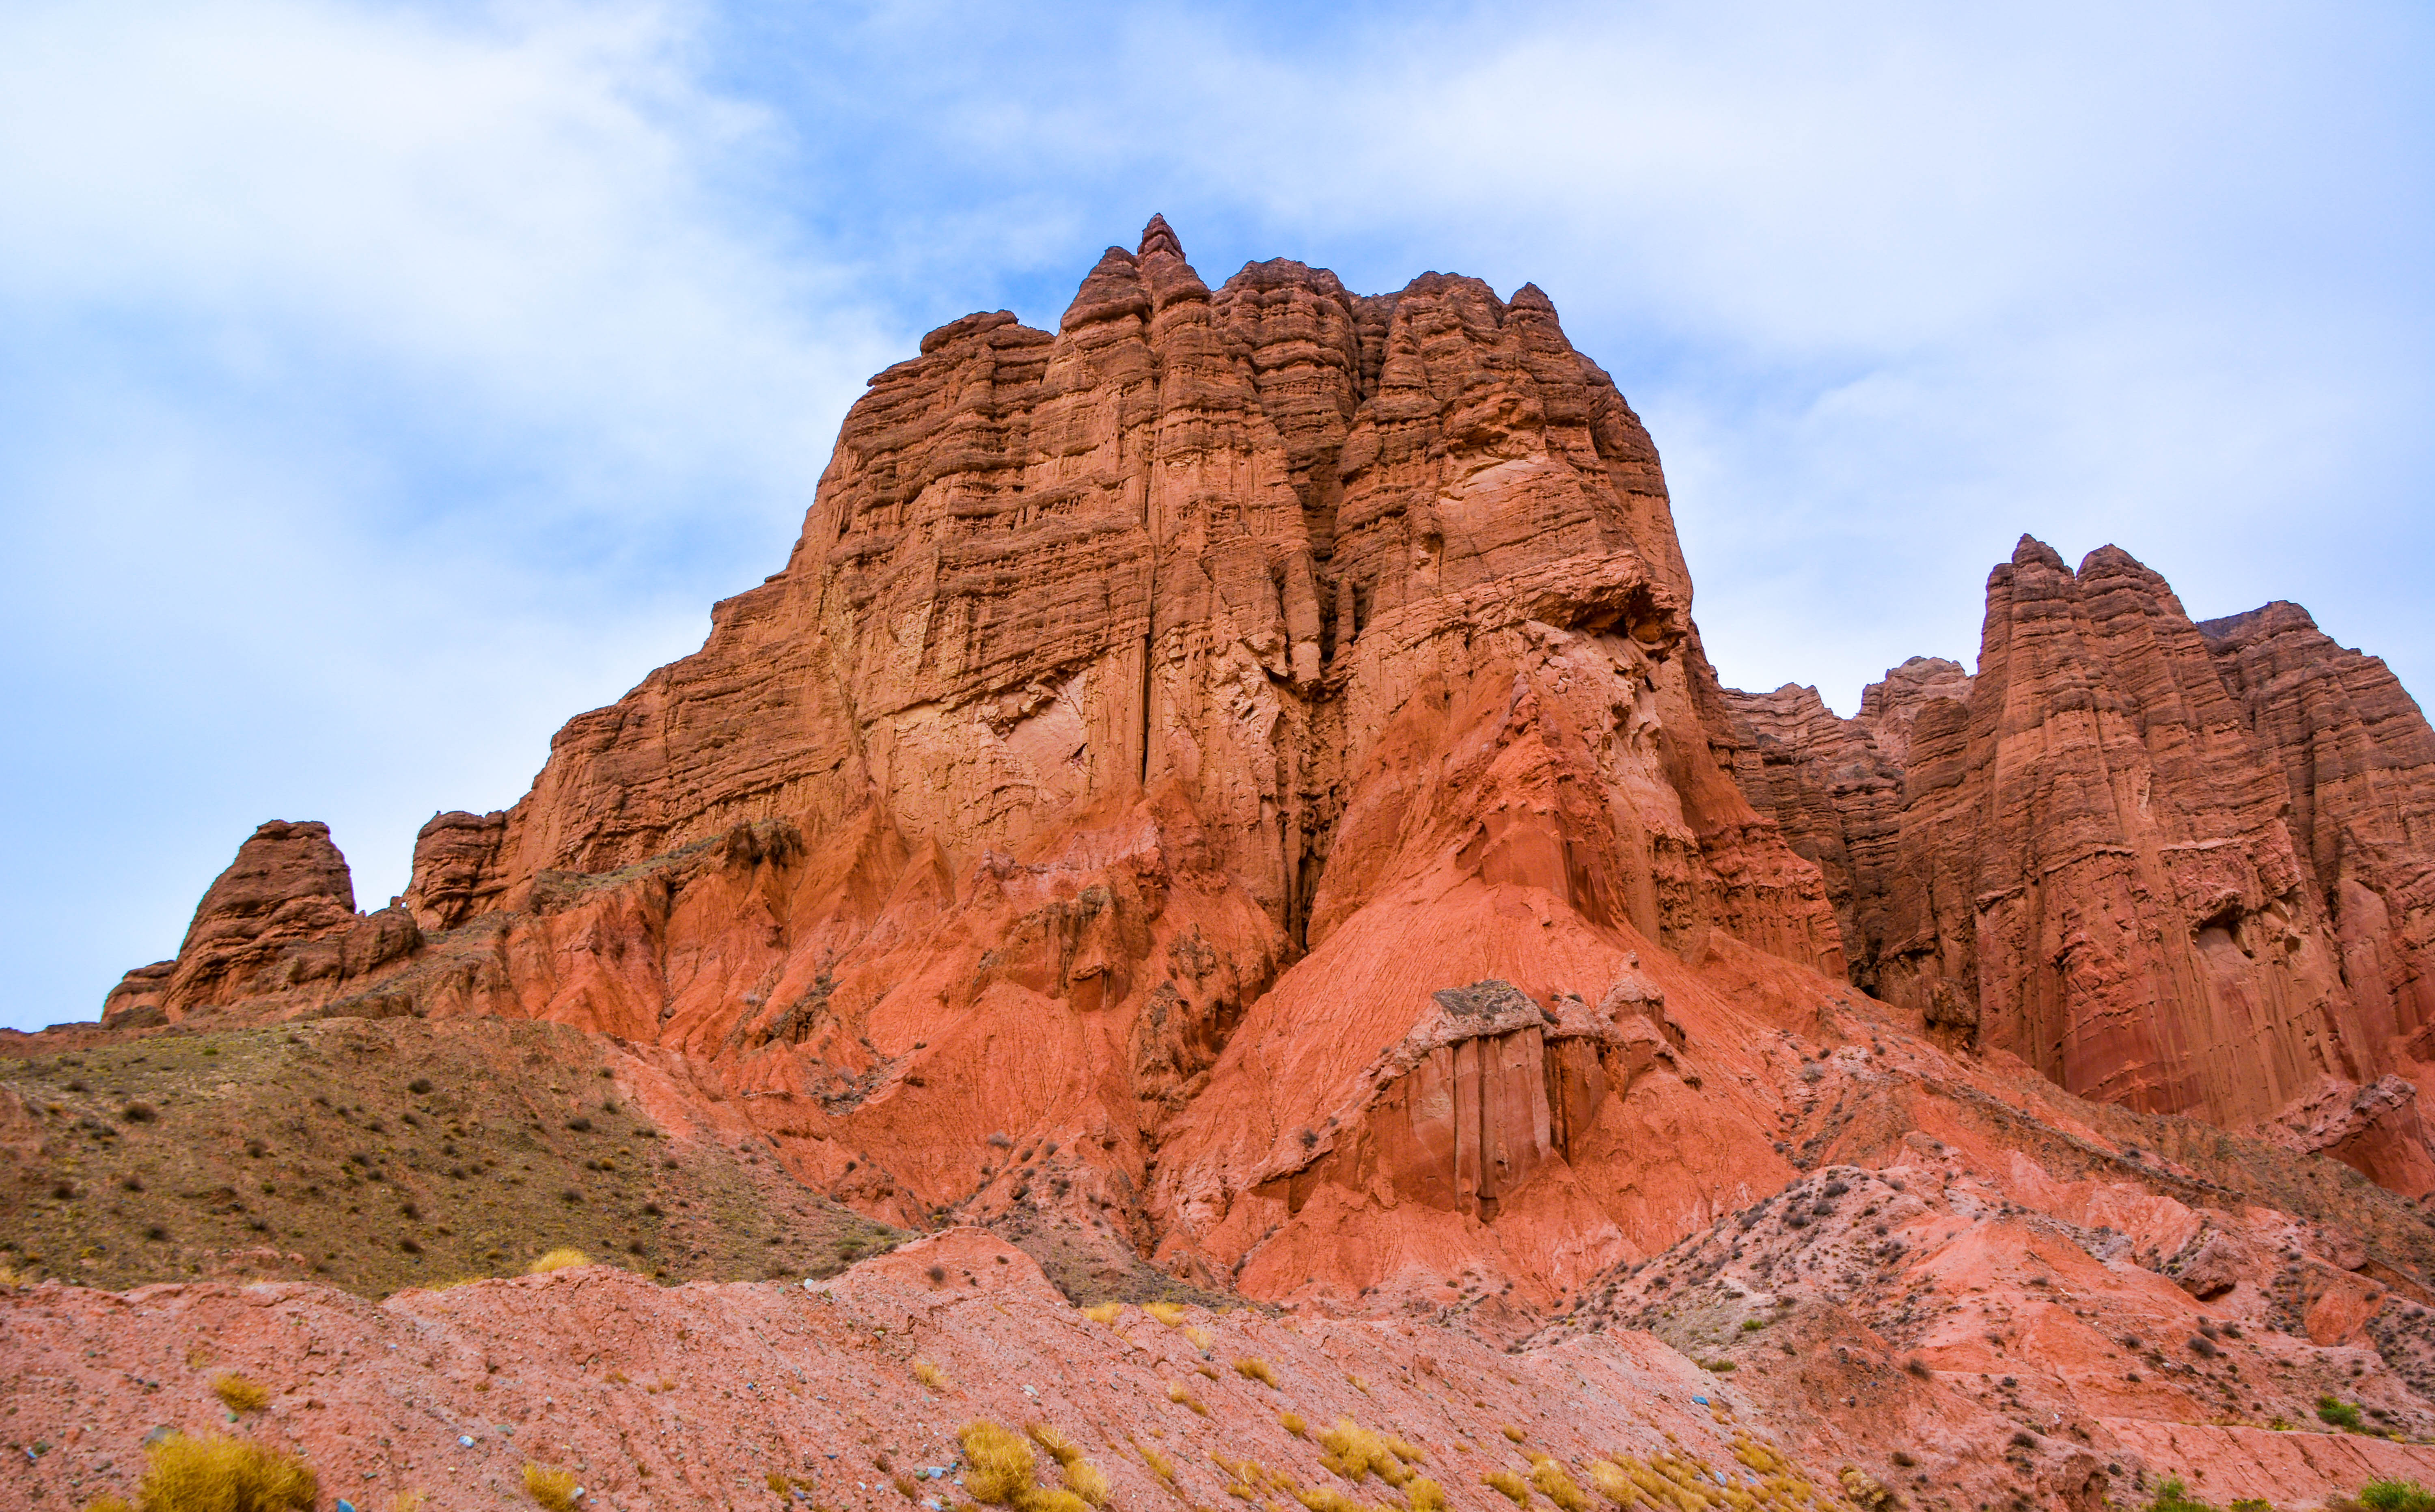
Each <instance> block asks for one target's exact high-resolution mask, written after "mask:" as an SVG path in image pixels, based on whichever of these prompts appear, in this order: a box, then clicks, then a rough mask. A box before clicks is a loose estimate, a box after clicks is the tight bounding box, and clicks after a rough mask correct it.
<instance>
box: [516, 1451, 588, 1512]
mask: <svg viewBox="0 0 2435 1512" xmlns="http://www.w3.org/2000/svg"><path fill="white" fill-rule="evenodd" d="M579 1489H580V1487H579V1486H577V1485H576V1483H575V1472H574V1471H573V1470H565V1469H544V1468H543V1467H542V1466H539V1465H535V1464H534V1463H532V1462H531V1461H530V1460H527V1461H526V1462H525V1495H527V1496H529V1497H531V1498H532V1499H533V1501H534V1502H536V1503H539V1504H540V1505H541V1506H542V1507H543V1508H544V1512H573V1509H574V1506H575V1493H576V1492H577V1491H578V1490H579Z"/></svg>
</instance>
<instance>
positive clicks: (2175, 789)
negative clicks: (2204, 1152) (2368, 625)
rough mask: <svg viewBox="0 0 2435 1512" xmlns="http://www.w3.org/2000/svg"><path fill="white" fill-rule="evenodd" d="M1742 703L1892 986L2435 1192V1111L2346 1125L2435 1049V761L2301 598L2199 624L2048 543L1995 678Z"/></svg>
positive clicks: (2213, 1115)
mask: <svg viewBox="0 0 2435 1512" xmlns="http://www.w3.org/2000/svg"><path fill="white" fill-rule="evenodd" d="M1729 697H1730V699H1731V700H1732V702H1733V705H1734V707H1735V709H1736V712H1737V713H1739V714H1740V715H1741V717H1742V718H1743V719H1745V720H1746V721H1748V722H1749V724H1750V726H1751V728H1752V729H1753V731H1754V732H1755V734H1756V737H1757V742H1758V749H1759V752H1760V756H1761V762H1760V764H1759V770H1758V771H1757V772H1756V773H1755V774H1752V773H1747V772H1746V773H1745V776H1744V781H1745V785H1746V787H1750V788H1751V789H1752V791H1753V796H1754V797H1757V796H1763V798H1764V799H1765V800H1766V801H1767V802H1769V803H1770V806H1772V808H1773V809H1774V811H1775V813H1776V815H1777V817H1778V819H1779V821H1780V822H1781V823H1782V824H1783V825H1784V827H1785V830H1786V833H1787V836H1788V837H1789V838H1790V840H1791V842H1792V844H1793V846H1794V848H1795V849H1796V850H1797V851H1801V852H1802V853H1803V854H1805V855H1808V856H1811V857H1813V859H1815V860H1817V862H1818V864H1819V866H1820V868H1821V870H1822V872H1823V874H1824V875H1825V877H1826V879H1827V885H1828V889H1829V894H1830V896H1831V897H1832V898H1834V900H1835V901H1836V903H1837V908H1838V916H1839V922H1840V924H1841V926H1842V930H1843V934H1844V940H1845V949H1846V951H1847V953H1848V954H1849V955H1850V957H1851V959H1852V961H1853V963H1854V967H1855V979H1856V981H1858V982H1859V983H1860V984H1861V985H1863V986H1865V987H1867V988H1869V989H1870V990H1871V991H1873V992H1875V993H1877V994H1878V995H1880V996H1882V997H1885V998H1886V999H1888V1000H1889V1001H1891V1002H1893V1003H1896V1004H1899V1005H1904V1006H1907V1007H1908V1008H1910V1009H1911V1010H1912V1011H1914V1012H1915V1013H1917V1014H1918V1015H1919V1016H1920V1019H1921V1022H1924V1023H1925V1024H1926V1025H1928V1026H1931V1027H1937V1028H1943V1029H1949V1030H1953V1031H1956V1032H1959V1033H1960V1034H1962V1035H1963V1036H1965V1037H1966V1038H1968V1039H1970V1040H1974V1041H1975V1042H1977V1043H1978V1044H1980V1045H1983V1046H1985V1047H1988V1048H1991V1049H2000V1050H2004V1051H2008V1052H2011V1053H2012V1054H2014V1055H2017V1056H2019V1057H2021V1058H2022V1059H2024V1060H2026V1061H2028V1062H2029V1064H2031V1065H2033V1066H2035V1067H2037V1068H2038V1069H2039V1070H2041V1071H2042V1072H2044V1073H2046V1074H2048V1075H2050V1076H2052V1077H2054V1078H2055V1079H2056V1080H2057V1081H2059V1082H2060V1083H2061V1084H2062V1085H2064V1086H2065V1087H2067V1088H2069V1089H2071V1090H2072V1091H2078V1092H2081V1093H2083V1094H2085V1095H2089V1096H2092V1097H2097V1098H2100V1099H2103V1100H2106V1101H2115V1102H2123V1103H2128V1104H2130V1105H2132V1106H2134V1107H2140V1108H2151V1109H2156V1110H2162V1111H2174V1112H2190V1113H2196V1114H2199V1115H2201V1116H2202V1117H2206V1118H2209V1119H2212V1120H2214V1121H2217V1122H2219V1123H2223V1124H2228V1125H2263V1124H2266V1123H2269V1122H2270V1121H2272V1122H2279V1123H2280V1124H2282V1125H2284V1130H2285V1136H2286V1137H2289V1138H2293V1139H2297V1140H2300V1141H2302V1142H2303V1143H2309V1144H2310V1147H2327V1148H2332V1147H2335V1146H2337V1145H2340V1146H2342V1147H2344V1148H2345V1149H2346V1150H2347V1151H2348V1152H2350V1153H2349V1154H2348V1155H2347V1156H2346V1158H2348V1159H2352V1160H2354V1161H2355V1163H2357V1164H2359V1166H2360V1168H2361V1169H2364V1170H2368V1171H2369V1172H2370V1173H2371V1174H2373V1175H2375V1176H2376V1177H2378V1178H2379V1179H2383V1180H2387V1181H2388V1182H2391V1183H2392V1184H2395V1185H2397V1186H2399V1187H2400V1188H2401V1189H2403V1190H2406V1191H2413V1192H2414V1191H2424V1190H2426V1189H2427V1188H2428V1186H2429V1185H2430V1184H2435V1164H2430V1162H2429V1160H2428V1159H2427V1156H2426V1151H2425V1148H2424V1143H2425V1142H2424V1138H2423V1135H2422V1134H2420V1133H2419V1132H2418V1128H2419V1125H2418V1118H2417V1114H2416V1112H2415V1109H2414V1107H2412V1106H2409V1105H2410V1104H2411V1103H2412V1102H2413V1101H2414V1097H2413V1096H2412V1095H2409V1094H2405V1095H2402V1096H2401V1097H2400V1098H2399V1099H2398V1100H2397V1101H2396V1100H2395V1099H2394V1098H2392V1097H2391V1096H2387V1097H2384V1098H2370V1099H2367V1100H2366V1101H2365V1102H2364V1103H2361V1104H2360V1105H2359V1106H2361V1107H2365V1106H2368V1105H2369V1104H2373V1105H2374V1106H2375V1108H2377V1109H2378V1111H2377V1113H2376V1117H2377V1118H2378V1119H2379V1120H2382V1121H2383V1123H2384V1125H2389V1126H2388V1127H2386V1128H2385V1132H2384V1133H2383V1134H2381V1135H2379V1136H2377V1137H2376V1138H2375V1139H2372V1140H2361V1139H2357V1138H2354V1137H2353V1136H2352V1135H2348V1134H2342V1135H2337V1134H2332V1133H2328V1132H2326V1131H2325V1128H2324V1127H2323V1124H2324V1119H2323V1108H2324V1107H2325V1106H2326V1099H2327V1098H2328V1097H2329V1096H2336V1095H2340V1096H2342V1097H2344V1098H2347V1097H2348V1093H2347V1091H2343V1090H2344V1089H2356V1088H2358V1087H2361V1086H2363V1085H2364V1084H2367V1083H2373V1082H2375V1081H2376V1080H2377V1078H2378V1077H2380V1076H2385V1075H2387V1074H2391V1073H2393V1072H2396V1071H2398V1072H2402V1073H2404V1074H2406V1075H2407V1076H2408V1077H2409V1078H2412V1079H2413V1080H2414V1078H2416V1077H2418V1076H2420V1075H2423V1074H2424V1072H2423V1071H2421V1070H2420V1067H2421V1066H2422V1065H2423V1060H2424V1057H2425V1055H2426V1051H2427V1048H2428V1047H2427V1044H2426V1040H2424V1038H2423V1031H2424V1030H2425V1028H2426V1025H2427V1024H2428V1022H2430V1020H2429V1016H2428V1006H2427V1005H2428V1001H2429V1000H2428V998H2427V993H2428V992H2429V990H2430V988H2429V987H2428V986H2427V982H2428V977H2427V964H2428V962H2427V949H2428V938H2429V932H2430V927H2431V926H2430V922H2429V920H2430V914H2429V912H2428V902H2427V899H2428V894H2427V891H2426V889H2427V886H2428V878H2429V876H2430V874H2435V873H2430V866H2435V862H2430V857H2435V850H2430V846H2429V837H2430V835H2435V826H2430V821H2429V817H2428V816H2429V814H2430V812H2435V777H2430V771H2435V766H2431V765H2430V752H2435V741H2430V736H2429V731H2428V728H2427V725H2426V719H2425V717H2424V716H2423V715H2422V714H2421V713H2419V711H2418V708H2417V706H2416V705H2415V704H2414V703H2413V702H2412V701H2411V700H2410V699H2409V696H2408V695H2407V694H2406V693H2404V692H2403V691H2402V689H2401V687H2400V685H2399V684H2398V683H2397V682H2396V681H2394V679H2392V675H2391V674H2390V673H2389V672H2388V671H2387V670H2386V669H2385V668H2384V666H2383V664H2382V663H2381V662H2376V661H2375V660H2374V659H2373V658H2369V657H2363V656H2360V655H2359V654H2357V652H2353V651H2347V650H2343V649H2342V648H2340V647H2339V646H2336V645H2335V644H2333V643H2332V642H2330V641H2329V640H2327V639H2326V638H2325V637H2324V636H2323V634H2322V633H2321V632H2319V631H2318V630H2317V628H2316V627H2315V625H2314V624H2313V622H2311V621H2310V620H2309V619H2308V617H2307V615H2306V614H2305V611H2303V610H2299V609H2298V608H2296V607H2295V606H2291V605H2288V604H2274V605H2269V606H2267V607H2266V608H2265V609H2262V610H2254V611H2253V612H2251V613H2249V614H2244V615H2238V616H2235V617H2233V618H2230V619H2224V620H2217V621H2210V622H2208V623H2207V624H2206V625H2204V626H2200V625H2196V624H2193V623H2192V622H2191V621H2190V619H2189V617H2188V616H2187V614H2185V612H2184V611H2183V610H2182V607H2181V605H2180V603H2179V601H2178V600H2177V599H2176V598H2175V597H2174V595H2173V593H2172V591H2171V590H2170V589H2169V588H2168V587H2167V585H2166V584H2165V582H2164V580H2163V579H2162V578H2160V577H2158V576H2156V575H2155V574H2154V573H2152V572H2150V571H2149V570H2148V569H2147V568H2145V567H2143V566H2141V565H2140V564H2139V563H2138V562H2137V561H2135V560H2133V558H2130V557H2129V556H2128V555H2126V554H2125V553H2123V552H2121V551H2119V550H2117V549H2116V548H2114V547H2110V546H2109V547H2105V548H2103V549H2101V550H2099V551H2097V552H2094V553H2092V554H2090V556H2089V558H2087V559H2086V560H2085V561H2083V562H2082V563H2081V567H2080V569H2079V571H2078V572H2077V573H2075V572H2072V571H2070V570H2069V569H2067V568H2065V567H2064V564H2063V562H2062V560H2061V559H2060V558H2057V557H2056V556H2055V554H2054V553H2053V552H2052V551H2050V550H2048V549H2047V548H2046V546H2044V545H2042V544H2040V543H2039V542H2037V541H2030V540H2028V539H2026V538H2025V539H2024V540H2023V541H2022V543H2021V546H2020V549H2019V550H2018V551H2017V552H2015V553H2014V555H2013V558H2012V561H2011V562H2009V563H2007V564H2005V565H2003V566H2000V567H1998V568H1996V569H1995V573H1994V575H1993V576H1991V577H1990V579H1989V583H1988V608H1987V619H1986V628H1985V632H1984V635H1983V637H1982V641H1981V645H1980V651H1979V664H1978V672H1977V677H1976V678H1975V679H1972V678H1969V677H1965V676H1962V675H1961V672H1960V668H1959V667H1957V666H1955V665H1954V664H1953V663H1951V662H1924V661H1922V660H1919V659H1914V660H1913V661H1912V662H1908V663H1906V664H1905V666H1904V667H1902V668H1898V669H1896V670H1895V671H1894V672H1893V673H1890V674H1889V675H1888V679H1887V681H1886V682H1884V683H1880V684H1877V685H1875V686H1873V687H1872V688H1871V689H1870V690H1869V692H1868V694H1867V696H1865V698H1864V700H1863V704H1862V709H1861V713H1860V715H1859V717H1858V718H1856V719H1852V720H1840V719H1837V718H1835V717H1834V716H1833V714H1832V713H1831V712H1829V711H1827V710H1826V709H1825V708H1824V706H1823V705H1822V703H1821V702H1820V701H1819V700H1818V698H1817V696H1816V694H1815V693H1814V692H1813V691H1811V690H1806V689H1797V688H1786V689H1779V690H1777V691H1776V692H1775V693H1773V694H1769V695H1765V696H1753V695H1746V694H1734V695H1729ZM2405 1086H2407V1084H2405ZM2345 1116H2346V1119H2349V1118H2351V1117H2352V1115H2345ZM2354 1121H2355V1120H2354ZM2346 1126H2347V1125H2346ZM2371 1146H2374V1147H2375V1153H2370V1147H2371Z"/></svg>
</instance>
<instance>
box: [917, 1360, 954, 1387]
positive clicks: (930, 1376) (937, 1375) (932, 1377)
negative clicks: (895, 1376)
mask: <svg viewBox="0 0 2435 1512" xmlns="http://www.w3.org/2000/svg"><path fill="white" fill-rule="evenodd" d="M913 1379H914V1380H916V1381H919V1382H920V1383H922V1384H924V1385H925V1386H927V1387H929V1388H930V1389H931V1390H933V1391H944V1390H946V1389H947V1372H945V1371H944V1370H941V1369H940V1368H939V1367H938V1366H935V1365H932V1364H931V1363H930V1362H929V1361H927V1360H916V1361H914V1362H913Z"/></svg>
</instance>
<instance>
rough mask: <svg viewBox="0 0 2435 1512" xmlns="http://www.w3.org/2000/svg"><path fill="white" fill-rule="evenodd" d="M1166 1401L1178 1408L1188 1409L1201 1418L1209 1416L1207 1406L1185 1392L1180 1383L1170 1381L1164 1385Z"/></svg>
mask: <svg viewBox="0 0 2435 1512" xmlns="http://www.w3.org/2000/svg"><path fill="white" fill-rule="evenodd" d="M1166 1400H1169V1401H1171V1402H1174V1403H1175V1404H1176V1405H1177V1406H1179V1407H1189V1408H1191V1409H1192V1410H1193V1411H1194V1412H1197V1413H1199V1414H1200V1416H1201V1417H1208V1416H1209V1407H1208V1404H1207V1403H1205V1402H1203V1401H1202V1400H1200V1398H1198V1397H1196V1396H1194V1395H1193V1394H1192V1393H1191V1392H1190V1391H1188V1390H1186V1389H1185V1388H1184V1384H1183V1382H1181V1381H1170V1382H1168V1383H1166Z"/></svg>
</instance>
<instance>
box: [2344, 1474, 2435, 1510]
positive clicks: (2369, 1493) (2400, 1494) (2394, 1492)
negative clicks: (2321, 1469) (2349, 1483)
mask: <svg viewBox="0 0 2435 1512" xmlns="http://www.w3.org/2000/svg"><path fill="white" fill-rule="evenodd" d="M2356 1500H2357V1502H2358V1504H2359V1505H2361V1506H2363V1507H2367V1508H2369V1509H2370V1512H2435V1493H2430V1492H2428V1490H2427V1489H2426V1487H2425V1486H2421V1485H2419V1484H2418V1483H2417V1482H2416V1481H2370V1482H2368V1483H2367V1484H2366V1485H2365V1486H2360V1487H2359V1493H2358V1496H2357V1499H2356Z"/></svg>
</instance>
